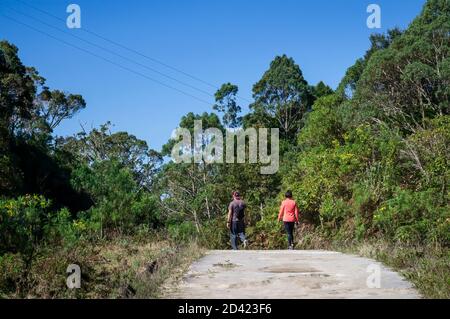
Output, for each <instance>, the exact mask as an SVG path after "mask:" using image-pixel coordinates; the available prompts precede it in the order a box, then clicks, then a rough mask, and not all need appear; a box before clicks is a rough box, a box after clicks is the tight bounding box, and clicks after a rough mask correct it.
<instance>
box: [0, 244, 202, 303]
mask: <svg viewBox="0 0 450 319" xmlns="http://www.w3.org/2000/svg"><path fill="white" fill-rule="evenodd" d="M201 254H202V249H201V248H199V247H198V245H197V244H196V243H195V242H190V243H186V244H183V245H175V244H174V243H173V242H172V241H170V240H167V239H165V238H164V237H159V236H156V237H153V238H148V239H144V240H143V239H136V238H132V237H121V238H117V239H115V240H113V241H111V242H106V241H104V242H98V243H95V244H92V243H90V242H84V243H79V244H78V245H77V246H75V247H73V248H65V249H64V248H61V249H55V248H52V249H45V248H44V249H41V251H40V253H39V257H38V258H37V259H36V260H35V261H34V263H33V266H32V270H31V272H30V277H29V280H28V284H27V293H26V295H23V294H21V292H20V289H19V288H20V287H19V285H18V283H19V282H20V275H21V269H20V268H21V264H20V258H17V256H14V255H10V256H7V257H5V256H3V257H2V258H3V260H0V296H1V297H2V298H22V297H25V298H45V299H51V298H83V299H97V298H108V299H110V298H158V297H160V296H161V294H162V289H163V286H164V283H165V282H166V281H167V280H172V279H175V278H178V277H180V276H181V275H182V274H183V273H184V271H185V270H186V269H187V267H188V266H189V265H190V264H191V263H192V261H194V260H195V259H197V258H199V257H200V256H201ZM69 264H77V265H79V266H80V268H81V272H82V277H81V289H74V290H70V289H68V288H67V287H66V278H67V274H66V269H67V266H68V265H69Z"/></svg>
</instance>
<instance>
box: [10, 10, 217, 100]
mask: <svg viewBox="0 0 450 319" xmlns="http://www.w3.org/2000/svg"><path fill="white" fill-rule="evenodd" d="M6 7H7V9H9V10H11V11H14V12H16V13H18V14H20V15H23V16H25V17H28V18H30V19H33V20H35V21H38V22H39V23H41V24H43V25H46V26H47V27H49V28H52V29H55V30H57V31H59V32H62V33H64V34H68V35H70V36H71V37H74V38H75V39H78V40H80V41H83V42H85V43H87V44H89V45H92V46H94V47H96V48H99V49H101V50H103V51H106V52H108V53H110V54H113V55H115V56H117V57H119V58H121V59H124V60H126V61H128V62H131V63H134V64H136V65H138V66H140V67H143V68H145V69H147V70H150V71H152V72H154V73H157V74H159V75H161V76H164V77H166V78H168V79H170V80H172V81H175V82H177V83H179V84H182V85H184V86H186V87H189V88H191V89H194V90H196V91H199V92H201V93H203V94H206V95H208V96H210V97H214V95H213V94H211V93H210V92H207V91H205V90H202V89H199V88H197V87H195V86H193V85H190V84H188V83H185V82H183V81H180V80H178V79H176V78H174V77H172V76H170V75H166V74H164V73H162V72H160V71H158V70H156V69H153V68H151V67H149V66H147V65H145V64H142V63H139V62H137V61H135V60H133V59H130V58H128V57H126V56H124V55H122V54H119V53H116V52H114V51H112V50H110V49H108V48H105V47H103V46H101V45H98V44H96V43H94V42H92V41H89V40H86V39H83V38H82V37H79V36H77V35H75V34H72V33H70V32H67V31H66V30H62V29H60V28H57V27H55V26H53V25H51V24H49V23H47V22H45V21H42V20H40V19H38V18H36V17H33V16H31V15H28V14H26V13H23V12H20V11H18V10H16V9H13V8H11V7H9V6H6Z"/></svg>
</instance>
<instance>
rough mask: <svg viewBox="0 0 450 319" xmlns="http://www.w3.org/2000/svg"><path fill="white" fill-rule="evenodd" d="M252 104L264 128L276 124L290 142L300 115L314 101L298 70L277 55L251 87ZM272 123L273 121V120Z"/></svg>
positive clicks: (288, 59) (300, 118)
mask: <svg viewBox="0 0 450 319" xmlns="http://www.w3.org/2000/svg"><path fill="white" fill-rule="evenodd" d="M253 97H254V99H255V102H254V103H253V104H252V105H250V108H251V109H252V110H253V111H254V112H255V116H256V117H259V118H260V119H261V121H263V122H264V123H262V124H263V125H272V124H273V122H274V121H275V122H276V123H277V127H279V128H280V130H281V133H282V135H283V136H284V137H285V138H287V139H289V140H292V139H294V138H295V136H296V134H297V133H298V131H299V129H300V127H301V120H302V118H303V115H304V114H305V113H306V112H307V110H308V108H309V107H310V106H311V104H312V102H313V96H312V94H311V92H310V89H309V86H308V83H307V82H306V80H305V79H304V78H303V74H302V71H301V70H300V67H299V66H298V65H297V64H295V62H294V60H293V59H292V58H288V57H287V56H286V55H283V56H277V57H276V58H275V59H274V60H273V61H272V62H271V64H270V68H269V70H267V71H266V72H265V73H264V75H263V77H262V79H261V80H260V81H259V82H258V83H256V84H255V85H254V86H253ZM273 120H274V121H273Z"/></svg>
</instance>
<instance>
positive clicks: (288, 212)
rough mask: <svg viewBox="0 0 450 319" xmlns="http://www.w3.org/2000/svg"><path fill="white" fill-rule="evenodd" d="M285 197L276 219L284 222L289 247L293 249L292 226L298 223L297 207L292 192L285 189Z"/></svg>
mask: <svg viewBox="0 0 450 319" xmlns="http://www.w3.org/2000/svg"><path fill="white" fill-rule="evenodd" d="M285 197H286V199H285V200H284V201H283V202H282V203H281V207H280V213H279V215H278V221H280V222H281V221H283V222H284V229H285V230H286V233H287V236H288V242H289V249H294V226H295V224H297V223H298V207H297V203H296V202H295V200H293V199H292V192H291V191H287V192H286V195H285Z"/></svg>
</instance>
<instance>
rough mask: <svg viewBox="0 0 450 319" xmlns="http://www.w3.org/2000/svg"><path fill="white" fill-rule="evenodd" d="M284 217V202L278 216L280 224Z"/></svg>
mask: <svg viewBox="0 0 450 319" xmlns="http://www.w3.org/2000/svg"><path fill="white" fill-rule="evenodd" d="M283 215H284V202H283V203H281V206H280V213H279V214H278V221H279V222H281V221H282V220H283Z"/></svg>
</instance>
